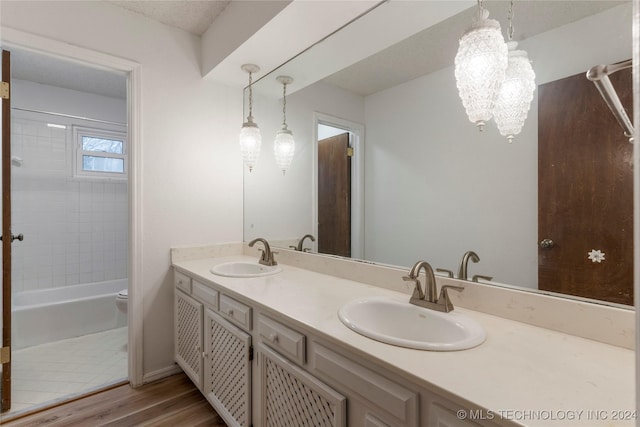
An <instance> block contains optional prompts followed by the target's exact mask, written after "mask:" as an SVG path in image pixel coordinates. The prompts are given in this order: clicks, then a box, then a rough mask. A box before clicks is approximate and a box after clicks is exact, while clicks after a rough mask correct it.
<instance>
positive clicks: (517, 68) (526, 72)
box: [493, 0, 536, 143]
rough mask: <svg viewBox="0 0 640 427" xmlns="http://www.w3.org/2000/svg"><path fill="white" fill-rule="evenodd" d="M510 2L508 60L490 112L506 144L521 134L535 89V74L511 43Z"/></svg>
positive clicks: (520, 51) (521, 52)
mask: <svg viewBox="0 0 640 427" xmlns="http://www.w3.org/2000/svg"><path fill="white" fill-rule="evenodd" d="M513 33H514V29H513V0H511V4H510V6H509V29H508V31H507V34H508V38H509V42H508V43H507V46H508V48H509V58H508V66H507V71H506V73H505V78H504V81H503V82H502V85H501V86H500V90H499V91H498V97H497V99H496V103H495V106H494V110H493V115H494V119H495V121H496V125H498V130H499V131H500V135H502V136H506V137H507V140H508V141H509V143H511V142H513V137H514V136H515V135H517V134H519V133H520V131H521V130H522V126H523V125H524V121H525V120H526V118H527V113H528V112H529V108H530V107H531V100H533V91H534V90H535V89H536V83H535V78H536V75H535V73H534V72H533V68H532V67H531V61H529V57H528V56H527V52H525V51H524V50H516V47H517V46H518V43H517V42H515V41H513V40H512V38H513Z"/></svg>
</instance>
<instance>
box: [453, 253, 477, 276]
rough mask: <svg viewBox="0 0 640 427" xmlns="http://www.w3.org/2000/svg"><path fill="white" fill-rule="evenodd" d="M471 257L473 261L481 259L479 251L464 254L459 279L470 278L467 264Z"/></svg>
mask: <svg viewBox="0 0 640 427" xmlns="http://www.w3.org/2000/svg"><path fill="white" fill-rule="evenodd" d="M469 259H471V261H473V262H478V261H480V257H479V256H478V254H477V253H475V252H473V251H467V252H465V253H464V255H463V256H462V260H461V261H460V268H459V269H458V279H460V280H469V277H468V274H467V266H468V264H469Z"/></svg>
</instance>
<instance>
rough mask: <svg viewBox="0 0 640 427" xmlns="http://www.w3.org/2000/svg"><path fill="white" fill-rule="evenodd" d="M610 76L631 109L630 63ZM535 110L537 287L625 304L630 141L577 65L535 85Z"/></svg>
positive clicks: (629, 297)
mask: <svg viewBox="0 0 640 427" xmlns="http://www.w3.org/2000/svg"><path fill="white" fill-rule="evenodd" d="M610 77H611V81H612V83H613V86H614V87H615V88H616V91H617V92H618V95H619V97H620V99H621V101H622V103H623V105H624V106H625V108H626V109H627V112H628V113H631V111H632V98H633V96H632V85H631V69H628V70H623V71H619V72H617V73H615V74H613V75H612V76H610ZM538 116H539V117H538V120H539V121H538V242H542V241H543V240H544V239H549V240H552V241H553V245H544V244H543V245H542V246H548V247H547V248H543V247H539V250H538V287H539V288H540V289H543V290H550V291H555V292H560V293H565V294H570V295H577V296H581V297H587V298H596V299H599V300H604V301H611V302H616V303H621V304H629V305H632V304H633V229H632V227H633V204H632V200H633V165H632V151H633V145H632V144H630V143H629V142H628V139H627V138H626V137H625V136H624V134H623V130H622V128H621V127H620V125H619V124H618V122H617V121H616V119H615V118H614V117H613V114H612V113H611V112H610V111H609V109H608V107H607V105H606V103H605V102H604V100H603V99H602V97H601V96H600V94H599V92H598V90H597V89H596V87H595V85H594V84H593V83H592V82H590V81H589V80H587V78H586V77H585V74H584V73H581V74H578V75H575V76H571V77H567V78H565V79H561V80H558V81H554V82H551V83H547V84H544V85H540V86H539V92H538ZM629 116H630V117H633V114H629ZM593 251H600V252H602V253H603V254H604V260H602V261H601V262H594V260H593V259H592V258H597V253H595V252H593ZM590 254H591V258H590ZM595 261H597V259H596V260H595Z"/></svg>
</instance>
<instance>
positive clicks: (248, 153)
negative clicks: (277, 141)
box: [239, 64, 262, 172]
mask: <svg viewBox="0 0 640 427" xmlns="http://www.w3.org/2000/svg"><path fill="white" fill-rule="evenodd" d="M240 68H242V71H244V72H246V73H249V115H248V116H247V121H246V122H244V123H243V124H242V129H240V138H239V140H240V153H241V154H242V160H244V164H245V165H247V167H248V168H249V172H251V171H252V170H253V167H254V166H255V165H256V163H257V162H258V157H259V156H260V146H261V145H262V135H260V128H258V125H257V124H256V123H255V122H254V121H253V91H252V85H253V80H252V75H253V73H257V72H258V71H260V67H258V66H257V65H254V64H244V65H243V66H242V67H240Z"/></svg>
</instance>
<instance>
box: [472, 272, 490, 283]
mask: <svg viewBox="0 0 640 427" xmlns="http://www.w3.org/2000/svg"><path fill="white" fill-rule="evenodd" d="M478 279H482V280H486V281H488V282H490V281H491V280H493V277H491V276H483V275H482V274H474V276H473V278H472V279H471V281H472V282H478Z"/></svg>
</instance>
